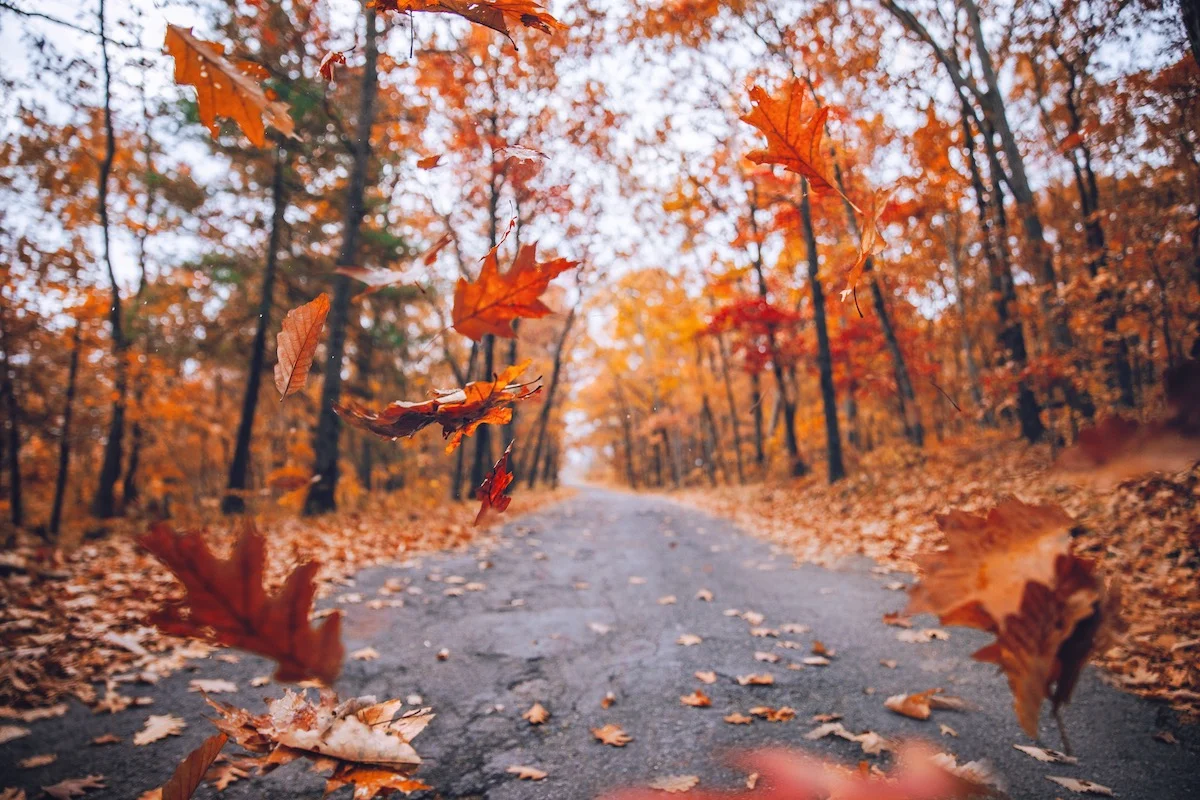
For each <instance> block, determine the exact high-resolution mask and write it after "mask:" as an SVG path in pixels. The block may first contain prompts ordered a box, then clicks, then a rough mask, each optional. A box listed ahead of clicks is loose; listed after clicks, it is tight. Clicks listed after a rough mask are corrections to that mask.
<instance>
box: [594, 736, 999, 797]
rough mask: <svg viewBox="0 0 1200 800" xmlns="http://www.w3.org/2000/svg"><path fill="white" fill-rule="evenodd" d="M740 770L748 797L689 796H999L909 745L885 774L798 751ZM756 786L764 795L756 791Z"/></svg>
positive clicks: (644, 793)
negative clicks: (745, 773) (748, 773)
mask: <svg viewBox="0 0 1200 800" xmlns="http://www.w3.org/2000/svg"><path fill="white" fill-rule="evenodd" d="M737 764H738V766H740V767H742V768H743V769H745V770H753V774H754V775H756V776H758V778H757V779H756V780H753V781H749V782H748V784H747V791H744V792H742V791H734V792H724V791H722V792H705V791H701V792H695V791H693V792H689V794H688V796H689V797H692V798H695V800H755V799H756V798H761V799H762V800H766V799H767V798H779V800H823V799H824V798H835V797H836V798H837V799H838V800H956V799H957V798H968V797H981V796H1001V792H999V791H998V789H997V788H995V787H993V786H991V785H988V784H986V783H983V782H982V781H983V780H992V781H994V780H995V779H994V778H993V777H992V776H991V774H990V771H989V770H987V769H986V768H985V767H982V766H980V765H978V764H977V763H975V762H971V763H970V764H964V765H961V766H960V765H958V764H957V763H956V762H955V761H954V759H953V757H951V756H948V755H947V754H944V753H938V752H936V751H935V750H933V749H931V748H929V747H928V746H925V745H919V744H907V745H905V746H904V747H903V748H901V749H900V751H899V752H898V753H897V758H896V765H895V766H894V767H893V768H892V769H891V770H890V771H889V772H887V773H884V772H882V771H880V770H877V769H869V770H868V769H865V768H864V769H852V768H850V767H848V766H845V765H843V764H839V763H837V762H834V761H826V760H823V759H819V758H815V757H813V756H810V755H807V754H805V753H803V752H800V751H789V750H783V749H770V750H759V751H755V752H751V753H748V754H746V755H745V756H742V757H740V758H739V759H738V760H737ZM759 783H762V784H764V786H765V788H766V791H756V790H755V789H754V787H755V786H757V785H758V784H759ZM661 797H662V794H660V793H659V792H657V791H655V790H653V789H627V790H624V791H619V792H614V793H611V794H607V795H604V796H603V797H602V798H601V800H655V799H656V798H661Z"/></svg>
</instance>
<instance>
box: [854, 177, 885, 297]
mask: <svg viewBox="0 0 1200 800" xmlns="http://www.w3.org/2000/svg"><path fill="white" fill-rule="evenodd" d="M891 199H892V196H891V194H890V193H889V194H886V195H885V194H882V193H879V192H877V193H875V194H873V195H872V196H871V202H870V204H869V205H868V206H867V210H866V212H864V213H863V215H862V219H861V223H860V224H861V226H862V239H861V241H860V242H859V248H858V257H857V258H856V259H855V260H854V264H853V265H851V267H850V270H849V271H848V272H847V273H846V288H845V289H842V300H843V301H845V300H846V299H847V298H848V297H850V296H851V295H852V294H854V289H855V288H856V287H857V286H858V282H859V281H861V280H862V276H863V272H864V271H865V270H866V268H867V261H868V260H869V259H871V258H873V257H874V256H877V255H879V254H880V253H881V252H883V249H884V248H885V247H887V242H885V241H884V240H883V234H882V233H880V231H879V220H880V219H881V218H882V217H883V212H884V209H886V208H887V205H888V203H889V202H890V201H891Z"/></svg>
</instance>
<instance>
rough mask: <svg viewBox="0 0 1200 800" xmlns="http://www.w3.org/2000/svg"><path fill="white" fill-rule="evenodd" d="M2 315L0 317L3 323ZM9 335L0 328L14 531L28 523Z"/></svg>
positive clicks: (1, 387)
mask: <svg viewBox="0 0 1200 800" xmlns="http://www.w3.org/2000/svg"><path fill="white" fill-rule="evenodd" d="M2 320H3V315H0V322H2ZM9 350H10V346H9V342H8V336H7V331H6V330H4V329H3V327H2V326H0V358H2V359H3V361H0V394H2V395H3V400H4V421H5V426H4V434H5V436H4V455H5V456H6V459H7V461H8V502H9V518H10V519H11V520H12V524H13V527H14V528H17V527H20V526H21V524H22V523H23V522H24V521H25V510H24V507H23V505H22V496H21V408H20V405H19V404H18V403H17V392H16V389H15V387H14V386H13V383H14V381H13V375H12V365H11V364H10V363H9Z"/></svg>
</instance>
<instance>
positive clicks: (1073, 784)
mask: <svg viewBox="0 0 1200 800" xmlns="http://www.w3.org/2000/svg"><path fill="white" fill-rule="evenodd" d="M1046 780H1048V781H1054V782H1055V783H1057V784H1058V785H1059V786H1062V787H1063V788H1064V789H1070V790H1071V791H1072V792H1078V793H1080V794H1102V795H1104V796H1105V797H1113V796H1114V795H1113V790H1112V789H1110V788H1108V787H1107V786H1101V785H1100V784H1098V783H1093V782H1092V781H1087V780H1083V779H1082V778H1060V777H1058V776H1056V775H1047V776H1046Z"/></svg>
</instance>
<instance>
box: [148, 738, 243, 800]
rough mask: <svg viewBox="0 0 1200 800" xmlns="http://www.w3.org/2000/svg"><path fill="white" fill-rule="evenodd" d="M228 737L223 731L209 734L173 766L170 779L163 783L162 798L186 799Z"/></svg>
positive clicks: (166, 799)
mask: <svg viewBox="0 0 1200 800" xmlns="http://www.w3.org/2000/svg"><path fill="white" fill-rule="evenodd" d="M227 741H229V737H228V736H226V735H225V734H223V733H218V734H216V735H215V736H210V737H208V738H207V739H205V740H204V743H203V744H201V745H200V746H199V747H197V748H196V749H195V750H193V751H192V752H191V753H190V754H189V755H188V757H187V758H185V759H184V760H183V761H181V762H180V763H179V766H178V767H176V768H175V773H174V774H173V775H172V776H171V779H170V780H169V781H167V782H166V783H165V784H163V788H162V800H188V798H190V797H191V796H192V794H193V793H194V792H195V791H196V787H197V786H199V785H200V781H202V780H204V773H205V772H207V771H208V768H209V766H211V765H212V763H213V761H215V760H216V758H217V754H218V753H220V752H221V748H222V747H224V746H225V742H227Z"/></svg>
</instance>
